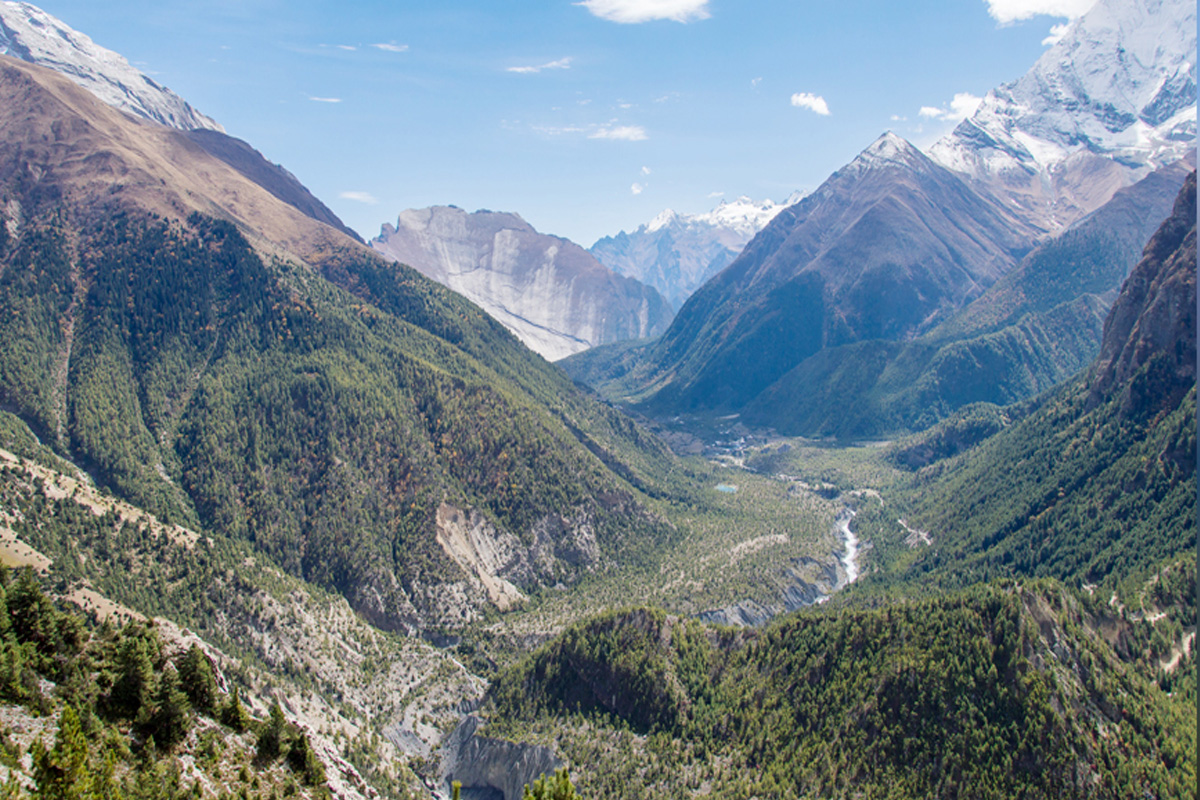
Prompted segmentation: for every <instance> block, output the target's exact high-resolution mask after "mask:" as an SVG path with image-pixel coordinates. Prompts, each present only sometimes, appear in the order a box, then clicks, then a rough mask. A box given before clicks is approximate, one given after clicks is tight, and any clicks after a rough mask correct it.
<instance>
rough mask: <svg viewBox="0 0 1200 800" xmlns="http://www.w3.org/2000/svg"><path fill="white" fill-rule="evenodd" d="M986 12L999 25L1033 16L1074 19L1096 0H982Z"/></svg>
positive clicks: (1087, 9)
mask: <svg viewBox="0 0 1200 800" xmlns="http://www.w3.org/2000/svg"><path fill="white" fill-rule="evenodd" d="M984 1H985V2H986V3H987V5H988V13H989V14H991V16H992V19H994V20H996V21H997V22H999V23H1000V24H1001V25H1007V24H1009V23H1012V22H1018V21H1020V20H1023V19H1032V18H1033V17H1038V16H1046V17H1065V18H1067V19H1075V18H1076V17H1081V16H1083V15H1084V14H1085V13H1087V12H1088V11H1089V10H1090V9H1091V7H1092V6H1094V5H1095V4H1096V0H984Z"/></svg>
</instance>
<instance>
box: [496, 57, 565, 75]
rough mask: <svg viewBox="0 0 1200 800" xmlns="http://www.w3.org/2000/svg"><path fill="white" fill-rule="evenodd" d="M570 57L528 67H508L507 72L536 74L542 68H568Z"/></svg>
mask: <svg viewBox="0 0 1200 800" xmlns="http://www.w3.org/2000/svg"><path fill="white" fill-rule="evenodd" d="M570 68H571V59H570V58H560V59H558V60H557V61H550V62H548V63H545V64H539V65H537V66H530V67H509V68H508V71H509V72H516V73H517V74H519V75H536V74H537V73H539V72H541V71H542V70H544V69H570Z"/></svg>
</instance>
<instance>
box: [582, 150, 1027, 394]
mask: <svg viewBox="0 0 1200 800" xmlns="http://www.w3.org/2000/svg"><path fill="white" fill-rule="evenodd" d="M1035 234H1036V231H1035V230H1034V229H1032V228H1031V227H1030V226H1028V225H1026V224H1024V223H1023V222H1022V221H1021V220H1020V219H1019V218H1018V217H1017V216H1015V215H1013V214H1012V213H1010V211H1009V210H1008V209H1007V208H1006V207H1005V206H1004V205H1003V204H1001V203H1000V202H998V201H997V200H995V199H993V198H992V197H990V196H989V195H987V194H981V193H979V192H977V191H975V190H974V189H972V188H971V187H970V186H969V185H968V184H967V183H966V182H965V181H964V180H963V179H962V178H961V177H960V176H959V175H957V174H956V173H953V172H951V171H950V170H947V169H946V168H944V167H942V166H939V165H938V164H936V163H934V162H933V161H932V160H930V159H929V158H928V157H927V156H925V155H924V154H923V153H921V152H920V150H918V149H917V148H916V147H914V146H913V145H912V144H910V143H908V142H907V141H905V140H904V139H902V138H901V137H899V136H897V135H895V134H894V133H887V134H884V135H883V136H881V137H880V138H879V139H878V140H877V141H875V142H874V143H873V144H872V145H871V146H869V147H868V148H866V149H865V150H864V151H863V152H862V153H861V154H860V155H859V156H858V157H857V158H855V159H854V160H853V161H852V162H851V163H850V164H848V165H846V166H845V167H843V168H842V169H840V170H838V171H837V172H835V173H834V174H833V175H832V176H831V177H830V178H829V179H828V180H827V181H825V183H823V184H822V185H821V186H820V187H818V188H817V189H816V191H814V192H813V193H812V194H810V195H808V196H806V197H805V198H804V199H803V200H801V201H800V202H798V203H796V204H795V205H793V206H790V207H789V208H786V209H784V210H783V211H782V212H780V213H779V215H778V216H776V217H775V218H774V219H773V220H772V221H771V222H770V223H769V224H768V225H767V226H766V227H765V228H764V229H763V230H762V231H761V232H760V233H759V234H758V235H757V236H755V237H754V239H753V240H752V241H751V242H750V244H749V245H747V247H746V249H745V250H743V251H742V254H741V255H740V256H739V257H738V258H737V259H736V260H735V261H734V262H733V263H732V264H730V265H729V267H727V268H726V269H725V270H723V271H722V272H721V273H719V274H718V275H716V276H715V277H714V278H713V279H711V280H710V281H709V282H708V283H706V284H705V285H704V286H703V287H701V288H700V289H699V290H698V291H697V292H696V293H695V294H693V295H692V296H691V298H689V299H688V301H687V302H686V303H685V304H684V306H683V308H682V309H680V312H679V314H678V315H676V318H675V320H674V322H672V324H671V327H670V328H668V330H667V332H666V333H665V334H664V335H663V336H662V338H661V339H659V340H658V341H657V342H654V343H652V344H650V345H647V346H646V347H645V348H643V350H642V351H640V353H639V354H638V355H640V358H638V357H637V356H634V358H635V359H636V360H635V362H634V364H633V365H632V368H631V369H629V370H628V372H627V374H626V375H623V376H619V377H618V379H619V380H621V381H623V382H624V384H625V385H627V386H630V387H632V388H634V389H635V391H637V392H640V396H641V397H643V398H647V399H646V402H647V403H648V407H652V408H654V409H661V410H663V411H667V410H669V409H679V410H686V409H710V410H719V409H723V410H736V409H737V408H740V407H741V406H742V405H744V404H745V403H747V402H748V401H750V400H751V399H753V398H754V397H755V396H757V395H758V394H759V393H760V392H762V391H763V390H764V389H766V388H767V387H768V386H770V385H771V384H772V383H774V382H775V381H776V380H778V379H779V378H780V377H781V376H782V375H784V374H785V373H786V372H787V371H788V370H790V369H792V368H793V367H795V366H796V365H797V364H799V363H800V362H801V361H803V360H804V359H806V358H808V357H809V356H812V355H813V354H815V353H817V352H819V351H821V350H823V349H825V348H828V347H835V346H838V345H843V344H848V343H851V342H855V341H860V340H866V339H885V340H902V339H906V338H911V337H914V336H917V335H920V334H921V333H923V332H926V331H928V330H931V329H932V328H934V327H935V326H936V325H937V324H938V323H939V322H941V321H943V320H945V319H947V318H949V317H950V316H951V315H952V314H954V313H955V312H956V311H957V310H958V309H960V308H962V307H963V306H964V305H966V304H967V303H968V302H970V301H971V300H973V299H975V298H976V297H978V296H980V295H981V294H982V293H983V292H984V290H985V289H986V288H987V287H988V286H990V285H991V284H993V283H994V282H995V281H996V280H997V279H999V278H1000V276H1001V275H1003V274H1004V273H1005V272H1007V271H1008V270H1010V269H1012V267H1013V266H1015V265H1016V263H1017V262H1018V261H1019V260H1020V258H1021V256H1023V255H1024V253H1025V252H1026V251H1027V250H1029V249H1030V248H1031V247H1032V244H1033V238H1034V236H1035ZM577 359H579V361H578V362H575V361H572V362H567V367H568V369H569V370H574V369H576V364H585V363H586V362H588V360H589V358H588V357H587V356H584V357H577Z"/></svg>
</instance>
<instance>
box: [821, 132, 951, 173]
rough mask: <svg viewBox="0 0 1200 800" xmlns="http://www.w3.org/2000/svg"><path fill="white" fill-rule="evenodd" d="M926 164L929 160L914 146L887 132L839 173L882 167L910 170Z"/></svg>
mask: <svg viewBox="0 0 1200 800" xmlns="http://www.w3.org/2000/svg"><path fill="white" fill-rule="evenodd" d="M928 163H929V158H928V157H927V156H926V155H925V154H924V153H922V152H921V151H920V150H918V149H917V147H916V145H914V144H912V143H911V142H909V141H908V140H907V139H905V138H903V137H902V136H898V135H896V134H895V133H893V132H891V131H887V132H886V133H884V134H883V135H882V136H880V137H879V138H878V139H876V140H875V141H874V142H872V143H871V144H870V145H869V146H868V147H867V149H865V150H863V151H862V152H861V153H859V154H858V156H857V157H856V158H855V159H854V160H853V161H851V162H850V163H849V164H847V165H846V166H845V167H843V168H842V170H840V171H841V172H849V173H858V172H863V171H866V170H870V169H879V168H884V167H903V168H905V169H912V168H916V167H920V166H923V165H926V164H928Z"/></svg>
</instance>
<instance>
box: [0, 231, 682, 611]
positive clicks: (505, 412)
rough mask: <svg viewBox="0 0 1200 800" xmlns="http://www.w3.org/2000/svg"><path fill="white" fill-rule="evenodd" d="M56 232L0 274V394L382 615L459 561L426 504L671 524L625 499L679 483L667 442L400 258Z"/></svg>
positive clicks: (418, 599) (67, 443) (606, 533)
mask: <svg viewBox="0 0 1200 800" xmlns="http://www.w3.org/2000/svg"><path fill="white" fill-rule="evenodd" d="M69 232H72V229H71V226H69V225H68V224H66V223H64V222H61V221H59V220H49V221H46V222H44V224H43V225H42V226H40V227H37V226H32V225H31V226H28V227H27V228H26V229H25V230H24V231H23V232H22V235H21V237H20V238H19V239H18V241H17V242H16V243H15V245H14V246H13V247H12V248H10V249H11V251H12V252H11V253H10V254H9V255H8V256H7V257H6V263H7V267H6V268H4V269H3V270H0V276H2V277H0V318H2V320H3V321H2V322H0V326H3V327H2V328H0V335H3V336H4V337H5V340H6V341H7V342H10V343H11V346H6V347H5V348H4V350H3V353H0V402H3V403H4V404H6V405H7V406H8V407H9V408H11V409H13V410H14V411H15V412H16V414H17V415H18V416H19V417H20V418H21V419H22V420H23V421H25V422H26V423H27V424H28V425H29V426H30V427H31V428H32V430H33V431H34V432H36V433H37V434H38V436H39V437H40V439H41V441H42V442H45V443H47V444H49V445H50V446H52V447H53V448H54V449H55V451H56V452H57V453H58V454H59V455H60V456H65V457H69V458H70V459H71V460H74V461H76V462H78V463H81V464H83V465H85V466H86V467H87V469H88V470H89V472H90V473H91V474H92V475H93V476H94V477H95V478H96V479H97V480H98V482H100V483H101V484H103V485H105V486H107V487H108V488H110V489H111V490H113V491H114V492H116V493H117V494H118V495H120V496H121V497H123V498H125V499H127V500H129V501H130V502H132V503H134V504H135V505H137V506H138V507H140V508H143V509H146V510H149V511H151V512H153V513H155V514H157V515H158V516H160V517H161V518H163V519H164V520H166V521H169V522H172V523H181V524H184V525H187V526H188V527H191V528H196V529H204V530H209V531H219V532H220V533H222V534H224V535H226V536H230V537H234V538H238V539H243V540H245V541H248V542H251V543H253V545H254V547H255V549H256V550H258V551H259V552H261V553H263V554H265V555H267V556H269V557H270V558H271V559H272V560H273V561H275V562H276V563H278V564H280V565H281V566H282V567H284V569H286V570H287V571H289V572H290V573H292V574H294V575H297V576H300V577H303V578H304V579H306V580H309V581H312V582H314V583H316V584H318V585H320V586H322V587H324V588H327V589H330V590H334V591H337V592H340V593H342V594H343V595H345V596H346V597H347V598H348V599H349V600H350V601H351V603H352V604H353V605H355V607H356V608H358V609H359V610H360V611H362V612H363V613H364V614H365V615H367V616H368V617H369V618H370V619H372V620H373V621H374V622H375V623H376V624H378V625H380V626H382V627H385V628H399V629H405V628H407V629H411V628H418V627H424V626H427V625H428V624H429V623H430V620H431V618H434V617H436V614H437V607H436V601H435V600H434V599H433V598H432V597H430V596H429V595H428V593H427V591H426V590H425V589H424V588H422V587H428V586H431V585H436V584H439V583H442V582H444V581H447V580H453V579H456V578H459V576H460V575H461V572H460V570H459V567H458V566H457V565H456V564H455V563H454V562H453V561H451V559H450V558H448V557H447V555H446V554H445V553H444V552H443V550H442V548H441V547H439V546H438V544H437V543H436V541H435V516H436V513H437V510H438V507H439V505H440V504H442V503H449V504H451V505H452V506H455V507H458V508H463V509H467V508H473V509H478V510H480V511H481V512H483V514H484V515H485V516H486V517H487V519H488V520H489V521H490V522H492V523H493V524H495V525H496V527H497V528H498V529H499V530H501V531H505V532H508V533H511V534H513V535H515V536H516V537H517V538H518V539H520V540H521V541H522V542H524V543H525V544H531V543H532V541H533V539H534V538H535V536H537V531H538V530H544V529H549V530H550V531H554V530H556V529H562V530H567V531H569V530H571V529H573V528H577V527H579V526H580V525H583V524H586V525H588V526H589V527H590V528H592V529H594V532H595V536H596V537H597V539H598V542H599V544H600V547H601V553H602V554H605V555H606V556H609V555H617V554H618V553H619V552H622V551H624V550H631V551H633V552H634V553H636V552H638V551H640V550H644V549H645V548H646V547H654V546H656V542H657V541H659V540H662V539H664V538H665V537H669V536H670V535H671V529H670V528H669V527H668V526H666V525H665V524H664V523H663V522H662V521H661V520H660V519H656V518H655V517H654V516H652V515H650V514H647V513H645V511H644V510H643V509H642V508H641V507H640V506H639V501H638V499H637V497H636V496H635V494H634V493H645V494H646V495H647V496H668V495H670V494H672V493H678V491H679V488H678V487H677V486H672V485H670V484H667V483H663V482H661V480H660V477H661V476H664V475H666V474H668V473H669V471H670V465H671V463H672V459H671V457H670V455H669V453H668V452H667V451H666V450H665V448H663V447H662V445H661V444H659V443H657V441H656V440H654V439H653V438H652V437H649V436H647V435H646V434H645V433H644V432H642V431H640V430H639V429H638V428H637V427H636V426H634V425H633V424H631V423H630V422H629V420H628V419H625V418H623V417H621V416H620V415H618V414H617V413H615V412H613V411H611V410H609V409H607V408H605V407H604V406H603V405H602V404H600V403H598V402H596V401H595V400H594V399H591V398H589V397H588V396H586V395H584V394H581V393H580V392H578V391H577V390H576V389H575V388H574V387H573V386H572V385H571V384H570V382H569V381H568V380H567V379H566V378H565V377H564V376H562V374H561V373H560V372H559V371H558V370H557V369H555V368H554V367H552V366H550V365H548V364H546V363H545V362H543V361H541V360H540V359H537V358H536V357H535V356H533V355H531V354H529V353H528V351H525V350H524V348H522V347H521V346H520V344H519V343H518V342H517V341H516V340H515V339H514V338H513V337H512V336H511V335H509V334H508V333H507V332H506V331H504V330H503V328H501V327H500V326H499V325H498V324H497V323H495V322H494V321H493V320H491V319H490V318H488V317H487V316H486V315H485V314H483V313H482V312H481V311H479V310H478V309H477V308H475V307H474V306H471V305H470V304H469V303H467V302H466V301H464V300H462V299H461V298H459V297H457V296H455V295H453V294H452V293H450V292H449V291H447V290H445V289H442V288H441V287H438V286H436V285H434V284H432V283H431V282H430V281H428V280H426V279H425V278H423V277H421V276H419V275H417V273H415V272H413V271H412V270H409V269H407V268H405V267H401V266H399V265H388V264H385V263H384V262H382V261H381V260H379V259H378V258H376V257H374V256H372V255H369V254H367V253H365V252H363V253H359V254H358V255H357V256H347V257H345V258H342V259H340V260H333V261H331V262H330V263H329V264H327V265H326V267H325V274H326V276H327V277H328V278H329V279H331V280H333V281H336V282H337V283H338V284H340V285H342V286H344V287H347V288H348V290H349V291H347V290H344V289H339V288H336V287H335V286H334V285H333V284H331V283H329V282H327V281H325V280H321V279H320V278H318V277H316V276H315V275H313V274H312V273H310V272H308V271H307V270H305V269H302V268H298V267H296V266H294V265H289V264H283V263H273V264H265V263H264V262H263V261H262V260H261V259H260V258H259V257H258V255H256V254H255V252H254V251H253V250H252V249H251V247H250V245H249V244H248V243H247V242H246V240H245V239H244V238H243V237H242V235H241V234H240V233H238V232H237V231H236V230H235V229H234V228H233V227H232V226H231V225H229V224H227V223H225V222H218V221H214V220H211V219H207V218H203V217H200V216H198V215H193V216H192V217H191V218H190V219H189V220H188V222H187V224H186V225H180V224H167V223H164V222H161V221H157V220H153V219H145V218H141V217H138V216H135V215H132V214H117V215H115V216H110V217H106V218H104V219H103V220H102V221H101V222H100V223H99V224H96V225H92V226H89V227H88V228H87V229H86V230H85V231H82V232H78V239H77V240H76V241H74V243H73V244H72V245H71V246H68V245H67V244H66V242H67V240H68V239H69V238H70V235H69ZM349 292H355V293H356V294H351V293H349ZM484 359H486V361H485V360H484ZM552 544H555V543H552ZM589 566H593V564H591V563H586V562H585V563H582V564H581V563H577V562H574V561H570V560H563V559H554V560H553V561H552V562H551V563H550V564H548V565H546V566H545V567H544V568H543V570H542V572H541V573H535V574H531V575H529V576H527V577H526V579H525V580H526V582H528V583H529V584H530V585H531V586H532V587H536V586H537V585H538V583H540V582H542V581H551V582H553V581H557V580H559V579H567V580H570V579H572V577H573V576H576V574H577V573H578V572H579V571H580V569H581V568H586V567H589ZM472 602H473V603H474V604H475V605H477V606H478V605H482V604H483V603H484V602H485V600H484V599H483V598H482V596H481V597H478V598H474V599H473V600H472Z"/></svg>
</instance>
